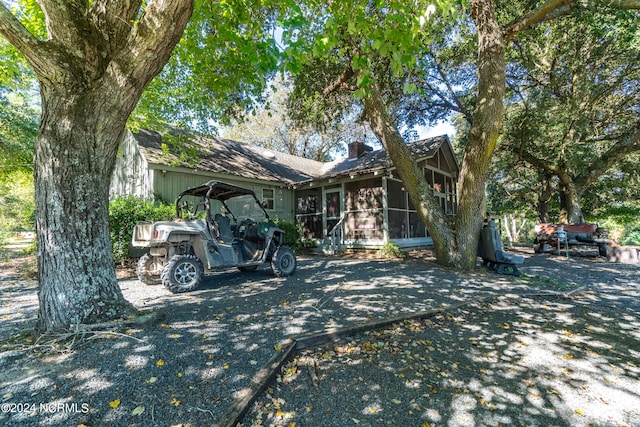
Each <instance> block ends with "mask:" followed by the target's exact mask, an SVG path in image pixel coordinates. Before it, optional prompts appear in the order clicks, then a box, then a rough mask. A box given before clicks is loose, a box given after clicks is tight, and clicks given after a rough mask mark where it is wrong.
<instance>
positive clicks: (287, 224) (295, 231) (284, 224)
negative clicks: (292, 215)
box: [274, 219, 302, 252]
mask: <svg viewBox="0 0 640 427" xmlns="http://www.w3.org/2000/svg"><path fill="white" fill-rule="evenodd" d="M274 222H275V224H276V225H277V226H278V227H280V228H282V229H283V230H284V244H285V245H287V246H289V247H290V248H291V249H293V251H294V252H295V251H298V250H299V249H300V248H301V247H302V233H301V232H300V228H299V227H298V226H297V225H296V223H295V222H293V221H290V220H285V219H276V220H275V221H274Z"/></svg>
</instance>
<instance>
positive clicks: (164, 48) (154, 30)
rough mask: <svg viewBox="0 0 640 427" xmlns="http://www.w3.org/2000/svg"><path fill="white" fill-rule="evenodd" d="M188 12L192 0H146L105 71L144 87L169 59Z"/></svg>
mask: <svg viewBox="0 0 640 427" xmlns="http://www.w3.org/2000/svg"><path fill="white" fill-rule="evenodd" d="M192 13H193V0H173V1H167V0H150V1H149V2H148V3H147V6H146V7H145V10H144V12H143V14H142V16H141V17H140V19H139V20H138V22H137V23H136V25H135V26H134V28H133V30H132V31H131V32H130V33H129V36H128V38H127V42H126V44H125V45H124V46H123V48H122V49H121V50H120V51H119V52H118V53H116V55H115V57H114V59H113V61H112V62H111V64H110V66H109V69H108V70H107V73H108V74H109V75H110V77H111V78H113V79H116V80H118V81H120V82H122V83H121V85H122V86H124V87H125V88H132V89H134V90H135V91H136V92H137V91H138V90H139V89H140V90H141V89H142V88H144V87H146V85H147V84H148V83H149V82H150V81H151V79H152V78H153V77H155V76H156V75H157V74H158V73H159V72H160V70H162V67H164V65H165V64H166V63H167V61H168V60H169V57H170V56H171V52H172V51H173V47H174V46H175V45H176V44H178V42H179V41H180V37H181V36H182V33H183V32H184V28H185V27H186V25H187V22H188V21H189V19H190V18H191V14H192ZM125 82H127V83H125ZM136 102H137V100H136Z"/></svg>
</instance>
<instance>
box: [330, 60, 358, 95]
mask: <svg viewBox="0 0 640 427" xmlns="http://www.w3.org/2000/svg"><path fill="white" fill-rule="evenodd" d="M354 75H355V73H354V72H353V68H351V66H348V67H347V68H345V70H344V71H343V73H342V74H341V75H340V77H338V79H337V80H336V81H334V82H333V83H331V84H330V85H329V86H327V87H326V88H324V90H323V91H322V94H323V95H324V96H327V95H329V94H331V93H332V92H334V91H336V90H338V89H340V88H341V87H343V85H344V84H345V83H347V81H349V79H350V78H351V77H353V76H354Z"/></svg>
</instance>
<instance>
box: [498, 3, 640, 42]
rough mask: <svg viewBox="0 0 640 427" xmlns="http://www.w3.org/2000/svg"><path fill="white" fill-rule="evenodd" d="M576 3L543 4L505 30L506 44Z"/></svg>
mask: <svg viewBox="0 0 640 427" xmlns="http://www.w3.org/2000/svg"><path fill="white" fill-rule="evenodd" d="M575 1H576V0H549V1H547V2H545V3H543V4H541V5H540V6H538V7H537V8H535V9H534V10H532V11H531V12H529V13H527V14H525V15H524V16H522V17H521V18H518V19H516V20H515V21H512V22H510V23H509V24H507V25H506V26H505V27H504V29H503V36H504V40H505V42H509V41H511V40H513V38H514V37H515V36H516V34H518V33H519V32H520V31H522V30H524V29H526V28H528V27H530V26H532V25H535V24H538V23H540V22H543V21H545V20H547V19H549V18H550V15H551V14H552V12H555V11H557V10H558V9H560V8H561V7H563V6H567V5H569V4H571V3H574V2H575ZM630 1H637V0H630Z"/></svg>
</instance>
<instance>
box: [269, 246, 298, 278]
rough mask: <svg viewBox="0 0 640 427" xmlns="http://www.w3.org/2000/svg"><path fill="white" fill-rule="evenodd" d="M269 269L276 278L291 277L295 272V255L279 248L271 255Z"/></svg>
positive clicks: (289, 250)
mask: <svg viewBox="0 0 640 427" xmlns="http://www.w3.org/2000/svg"><path fill="white" fill-rule="evenodd" d="M271 268H272V269H273V274H275V275H276V277H287V276H291V275H292V274H293V272H294V271H296V255H295V254H294V253H293V251H292V250H291V249H290V248H288V247H286V246H280V247H279V248H278V250H276V253H275V254H273V258H272V259H271Z"/></svg>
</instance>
